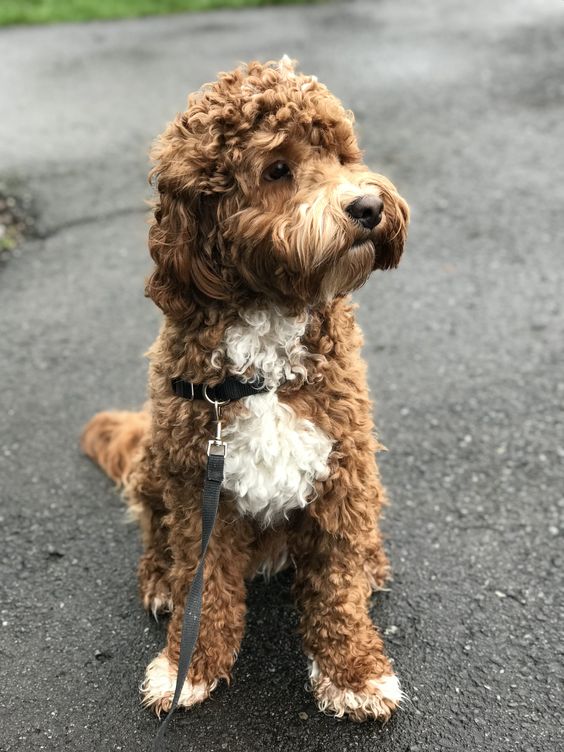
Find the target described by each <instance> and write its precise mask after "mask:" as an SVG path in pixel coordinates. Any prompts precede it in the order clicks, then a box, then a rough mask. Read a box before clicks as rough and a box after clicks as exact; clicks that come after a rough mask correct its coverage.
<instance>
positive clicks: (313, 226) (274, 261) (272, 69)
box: [147, 58, 408, 318]
mask: <svg viewBox="0 0 564 752" xmlns="http://www.w3.org/2000/svg"><path fill="white" fill-rule="evenodd" d="M153 158H154V161H155V167H154V169H153V171H152V176H153V178H155V179H156V184H157V188H158V192H159V199H158V202H157V205H156V208H155V216H154V221H153V224H152V226H151V230H150V250H151V255H152V257H153V260H154V261H155V264H156V267H155V270H154V272H153V274H152V275H151V277H150V278H149V280H148V283H147V294H148V295H149V296H150V297H151V298H153V300H154V301H155V302H156V303H157V305H159V306H160V307H161V308H162V309H163V311H164V312H165V313H167V314H168V315H169V316H171V317H174V318H186V317H187V316H189V315H190V313H191V312H193V311H194V307H195V306H198V307H200V306H203V305H204V306H205V305H208V306H209V305H213V304H214V302H222V301H223V302H225V301H227V300H231V301H236V302H237V303H238V304H239V305H241V304H244V303H245V300H250V299H257V298H258V299H263V300H266V301H273V302H276V303H279V304H280V303H281V304H285V305H287V306H289V307H297V306H303V305H316V304H320V303H323V302H326V301H327V300H330V299H331V298H332V297H334V296H337V295H342V294H345V293H347V292H350V291H351V290H354V289H356V288H357V287H359V286H360V285H362V284H363V283H364V282H365V281H366V279H367V278H368V276H369V275H370V273H371V272H372V271H373V270H374V269H389V268H392V267H395V266H397V264H398V262H399V260H400V257H401V253H402V250H403V244H404V240H405V235H406V225H407V221H408V208H407V204H406V203H405V201H404V200H403V199H402V198H401V196H400V195H399V194H398V193H397V191H396V189H395V188H394V186H393V185H392V183H391V182H390V181H389V180H387V179H386V178H385V177H383V176H382V175H378V174H376V173H373V172H370V170H369V169H368V168H367V167H366V166H365V165H364V164H363V163H362V157H361V153H360V150H359V148H358V145H357V141H356V137H355V133H354V129H353V116H352V113H350V112H346V111H345V110H344V109H343V107H342V105H341V103H340V102H339V101H338V100H337V99H336V98H335V97H334V96H333V95H332V94H331V93H330V92H329V91H328V90H327V88H326V87H325V86H323V85H322V84H320V83H318V81H317V79H316V78H315V77H312V76H303V75H301V74H296V73H295V72H294V69H293V65H292V62H291V61H290V60H289V59H288V58H283V59H282V60H281V61H280V62H278V63H267V64H261V63H250V64H249V65H247V66H244V67H241V68H238V69H236V70H234V71H233V72H231V73H226V74H222V75H221V76H220V77H219V80H218V81H217V82H215V83H213V84H209V85H207V86H205V87H204V88H203V89H202V90H201V91H199V92H197V93H195V94H193V95H191V97H190V98H189V102H188V109H187V110H186V112H184V113H182V114H180V115H178V116H177V117H176V119H175V120H174V121H173V122H172V123H170V125H169V126H168V128H167V129H166V130H165V132H164V133H163V135H162V136H161V137H160V138H159V139H158V141H157V142H156V144H155V148H154V151H153Z"/></svg>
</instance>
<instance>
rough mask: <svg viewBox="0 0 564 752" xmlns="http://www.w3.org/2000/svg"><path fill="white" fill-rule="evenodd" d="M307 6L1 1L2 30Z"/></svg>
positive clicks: (266, 1) (208, 0) (167, 0)
mask: <svg viewBox="0 0 564 752" xmlns="http://www.w3.org/2000/svg"><path fill="white" fill-rule="evenodd" d="M303 3H304V0H0V26H9V25H11V24H29V23H53V22H55V21H91V20H94V19H101V18H132V17H134V16H151V15H162V14H164V13H178V12H180V11H190V10H213V9H214V8H242V7H246V6H253V7H256V6H260V5H302V4H303Z"/></svg>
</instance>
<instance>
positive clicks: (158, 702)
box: [141, 502, 251, 715]
mask: <svg viewBox="0 0 564 752" xmlns="http://www.w3.org/2000/svg"><path fill="white" fill-rule="evenodd" d="M191 509H192V510H193V511H192V512H191V513H190V516H189V517H188V516H187V508H186V505H179V506H178V507H177V508H175V509H174V510H173V512H172V515H171V516H170V517H169V519H168V520H167V522H168V523H169V526H170V548H171V552H172V557H173V565H172V568H171V571H170V585H171V593H172V600H173V613H172V617H171V620H170V624H169V628H168V637H167V645H166V647H165V648H164V650H163V651H162V652H161V653H160V654H159V655H158V656H157V657H156V658H155V659H154V660H153V661H152V662H151V663H150V664H149V666H148V667H147V672H146V675H145V681H144V682H143V685H142V687H141V692H142V696H143V703H144V705H146V706H148V707H151V708H153V710H154V711H155V712H156V713H157V714H158V715H160V714H161V712H166V711H168V710H169V709H170V706H171V703H172V698H173V695H174V689H175V685H176V673H177V665H178V657H179V651H180V639H181V633H182V621H183V617H184V607H185V602H186V595H187V593H188V590H189V588H190V584H191V582H192V579H193V576H194V573H195V570H196V565H197V562H198V557H199V547H200V530H201V524H200V519H199V506H196V505H195V504H194V505H192V506H191ZM250 541H251V533H250V530H249V525H248V522H246V521H245V520H243V519H241V518H240V517H238V516H235V515H233V514H232V513H231V512H230V510H229V507H228V506H227V507H226V506H225V503H224V502H221V503H220V511H219V513H218V518H217V521H216V524H215V528H214V531H213V534H212V537H211V540H210V543H209V546H208V551H207V556H206V564H205V573H204V582H205V584H204V592H203V602H202V613H201V620H200V631H199V636H198V640H197V642H196V646H195V648H194V653H193V656H192V663H191V666H190V670H189V672H188V677H187V679H186V681H185V683H184V688H183V690H182V694H181V695H180V702H179V706H180V707H184V708H188V707H190V706H192V705H195V704H197V703H199V702H202V701H203V700H205V699H206V698H207V697H208V696H209V694H210V692H211V691H212V690H213V689H214V688H215V686H216V685H217V683H218V681H219V680H220V679H227V680H229V676H230V672H231V668H232V666H233V663H234V662H235V659H236V657H237V653H238V651H239V646H240V643H241V638H242V636H243V631H244V624H245V611H246V606H245V595H246V592H245V574H246V572H247V570H248V567H249V559H250V552H251V543H250Z"/></svg>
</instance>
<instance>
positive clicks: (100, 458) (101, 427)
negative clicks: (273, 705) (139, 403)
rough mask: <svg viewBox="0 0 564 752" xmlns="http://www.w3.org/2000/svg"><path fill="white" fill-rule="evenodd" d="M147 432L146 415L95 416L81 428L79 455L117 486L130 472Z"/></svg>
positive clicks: (112, 412) (129, 413)
mask: <svg viewBox="0 0 564 752" xmlns="http://www.w3.org/2000/svg"><path fill="white" fill-rule="evenodd" d="M148 430H149V413H148V412H137V413H133V412H127V411H109V412H103V413H97V414H96V415H95V416H94V417H93V418H91V420H89V421H88V423H87V424H86V425H85V426H84V430H83V432H82V436H81V439H80V446H81V448H82V451H83V452H84V453H85V454H86V455H88V457H90V458H91V459H93V460H94V462H96V463H98V465H100V467H101V468H102V470H104V472H105V473H106V474H107V475H109V476H110V478H111V479H112V480H114V481H115V482H116V483H117V484H118V486H121V485H122V484H123V483H124V482H125V479H126V478H127V476H128V475H129V472H130V470H131V468H132V465H133V462H134V459H135V455H136V454H137V450H138V449H139V447H140V445H141V442H142V440H143V437H144V436H145V435H146V434H147V431H148Z"/></svg>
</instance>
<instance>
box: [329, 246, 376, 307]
mask: <svg viewBox="0 0 564 752" xmlns="http://www.w3.org/2000/svg"><path fill="white" fill-rule="evenodd" d="M375 253H376V249H375V247H374V243H373V241H372V240H371V239H370V238H364V239H362V240H357V241H355V242H354V243H353V244H352V245H351V246H349V247H348V248H346V249H345V250H344V251H342V252H341V253H340V254H339V257H338V259H337V260H336V261H333V262H332V263H331V265H330V266H329V268H328V269H327V270H326V273H325V275H324V278H323V281H322V284H321V289H320V295H321V298H322V299H323V300H328V299H331V298H334V297H338V296H341V295H346V294H348V293H350V292H353V290H357V289H358V288H359V287H362V285H363V284H364V283H365V282H366V280H367V279H368V277H369V276H370V274H371V273H372V271H373V269H374V268H375Z"/></svg>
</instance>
